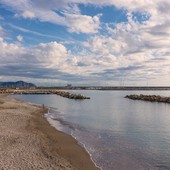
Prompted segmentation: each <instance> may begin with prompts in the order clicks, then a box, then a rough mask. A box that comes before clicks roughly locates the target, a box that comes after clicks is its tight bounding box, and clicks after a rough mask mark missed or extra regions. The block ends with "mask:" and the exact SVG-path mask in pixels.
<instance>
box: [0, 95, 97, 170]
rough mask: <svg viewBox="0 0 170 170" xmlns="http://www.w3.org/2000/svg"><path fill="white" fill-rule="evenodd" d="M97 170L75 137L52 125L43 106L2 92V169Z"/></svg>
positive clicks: (0, 139)
mask: <svg viewBox="0 0 170 170" xmlns="http://www.w3.org/2000/svg"><path fill="white" fill-rule="evenodd" d="M40 169H43V170H53V169H55V170H72V169H75V170H95V169H98V168H96V167H95V166H94V164H93V162H92V161H91V160H90V156H89V155H88V154H87V152H86V151H85V149H84V148H82V147H81V146H79V145H78V144H77V142H76V140H75V139H73V138H72V137H71V136H69V135H66V134H64V133H62V132H59V131H57V130H56V129H54V128H53V127H52V126H50V125H49V123H48V122H47V120H46V119H45V118H44V115H43V108H40V107H39V106H34V105H30V104H28V103H25V102H22V101H19V100H15V99H11V98H9V97H7V96H5V95H0V170H40Z"/></svg>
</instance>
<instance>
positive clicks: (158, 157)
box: [15, 91, 170, 170]
mask: <svg viewBox="0 0 170 170" xmlns="http://www.w3.org/2000/svg"><path fill="white" fill-rule="evenodd" d="M73 93H81V94H84V95H86V96H90V97H91V99H90V100H81V101H80V100H71V99H67V98H63V97H60V96H57V95H15V97H16V98H19V99H23V100H26V101H29V102H33V103H38V104H45V105H46V106H48V107H49V108H50V109H49V113H48V114H46V117H47V119H48V120H49V121H50V122H51V124H52V125H53V126H55V127H56V128H57V129H59V130H61V131H64V132H65V133H68V134H71V135H72V136H73V137H75V138H76V139H77V140H78V141H79V142H80V143H81V144H82V145H83V146H85V148H86V149H87V151H88V152H89V153H90V155H91V156H92V159H93V160H94V161H95V163H96V164H97V165H98V166H100V167H101V168H102V169H103V170H114V169H115V170H119V169H121V170H128V169H129V170H136V169H141V170H143V169H144V170H145V169H153V170H157V169H158V170H159V169H170V104H164V103H151V102H145V101H133V100H130V99H126V98H124V96H125V95H127V94H134V93H136V94H159V95H163V96H170V91H136V92H135V91H73Z"/></svg>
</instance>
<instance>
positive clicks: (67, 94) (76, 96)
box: [0, 89, 90, 100]
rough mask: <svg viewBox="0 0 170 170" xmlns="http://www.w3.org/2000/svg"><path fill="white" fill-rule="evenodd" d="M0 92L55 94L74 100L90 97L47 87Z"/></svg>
mask: <svg viewBox="0 0 170 170" xmlns="http://www.w3.org/2000/svg"><path fill="white" fill-rule="evenodd" d="M0 93H1V94H56V95H59V96H62V97H65V98H69V99H75V100H82V99H90V97H87V96H84V95H82V94H74V93H70V92H67V91H63V90H54V89H53V90H49V89H43V90H41V89H34V90H30V89H24V90H20V89H17V90H16V89H3V90H0Z"/></svg>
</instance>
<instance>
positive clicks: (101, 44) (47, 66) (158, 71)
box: [0, 0, 170, 85]
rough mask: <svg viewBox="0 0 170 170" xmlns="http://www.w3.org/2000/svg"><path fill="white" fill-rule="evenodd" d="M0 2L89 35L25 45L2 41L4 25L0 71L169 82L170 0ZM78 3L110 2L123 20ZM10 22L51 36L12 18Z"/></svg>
mask: <svg viewBox="0 0 170 170" xmlns="http://www.w3.org/2000/svg"><path fill="white" fill-rule="evenodd" d="M0 2H1V3H2V4H3V5H4V6H5V7H6V8H8V10H11V11H13V12H14V17H15V18H18V17H19V18H24V19H27V20H30V21H32V20H36V19H37V20H39V21H40V22H49V23H53V24H57V25H60V26H64V27H66V28H67V31H68V32H69V33H71V34H73V33H76V34H81V33H83V35H84V34H86V35H87V39H84V40H83V41H82V42H79V43H77V44H76V42H75V44H74V45H75V47H74V48H73V47H72V48H69V45H73V44H71V43H70V44H69V42H68V43H66V44H65V45H64V44H63V43H61V42H57V41H51V42H48V43H40V44H37V45H30V46H28V47H24V46H23V45H22V44H15V43H9V42H7V41H5V40H4V36H3V35H4V33H5V30H4V28H3V27H0V36H1V39H0V48H1V49H2V50H1V53H0V65H1V67H0V73H1V75H3V76H13V77H17V76H18V77H27V78H34V79H39V80H43V79H49V80H52V79H54V80H55V79H56V80H62V81H64V82H67V81H69V82H73V83H76V82H77V83H87V82H88V83H91V84H97V83H99V82H100V83H101V84H105V83H107V82H109V83H110V84H113V83H118V84H119V83H120V82H122V80H123V81H126V82H127V85H128V84H130V85H134V83H136V82H139V85H140V84H141V82H142V83H143V84H144V85H146V81H147V82H148V79H149V81H150V84H153V85H155V84H158V85H168V84H169V83H170V77H169V74H170V18H169V16H170V10H169V9H170V1H169V0H155V1H151V0H140V1H136V0H128V1H125V0H100V1H98V0H57V1H53V0H49V1H46V0H35V1H33V0H24V1H23V0H16V1H11V0H0ZM80 4H83V5H85V6H93V7H95V8H98V7H99V8H102V7H106V6H114V7H116V8H117V9H121V10H123V11H124V12H125V13H126V20H125V21H121V22H119V23H117V22H113V23H104V22H102V16H103V15H104V14H101V13H98V14H94V15H90V14H89V15H88V14H82V11H81V8H80V6H79V5H80ZM8 25H9V24H8ZM10 27H11V28H13V29H16V30H18V31H22V32H27V33H30V34H34V35H38V36H43V37H50V36H48V35H46V34H42V33H39V32H36V31H30V30H28V29H24V28H22V27H19V26H15V25H12V24H11V25H10ZM73 35H74V34H73ZM51 38H52V37H51ZM17 39H18V41H20V42H22V40H23V37H22V36H21V35H20V34H18V35H17ZM24 41H25V37H24ZM12 70H15V72H13V71H12ZM160 80H161V81H160ZM131 82H132V83H131Z"/></svg>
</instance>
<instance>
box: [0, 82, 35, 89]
mask: <svg viewBox="0 0 170 170" xmlns="http://www.w3.org/2000/svg"><path fill="white" fill-rule="evenodd" d="M0 87H27V88H29V87H36V85H34V84H32V83H27V82H24V81H17V82H0Z"/></svg>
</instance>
